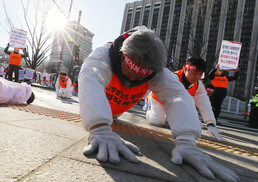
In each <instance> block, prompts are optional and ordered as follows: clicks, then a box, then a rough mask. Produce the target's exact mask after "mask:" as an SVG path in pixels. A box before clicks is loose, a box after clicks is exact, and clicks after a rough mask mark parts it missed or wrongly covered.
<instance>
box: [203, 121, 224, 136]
mask: <svg viewBox="0 0 258 182" xmlns="http://www.w3.org/2000/svg"><path fill="white" fill-rule="evenodd" d="M207 130H208V131H207V132H208V134H209V135H210V136H211V137H214V138H216V139H217V140H220V141H227V140H226V139H225V138H223V137H222V136H221V135H220V134H219V133H220V132H219V130H218V129H217V128H216V125H215V124H214V122H212V121H208V123H207Z"/></svg>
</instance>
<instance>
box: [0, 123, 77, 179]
mask: <svg viewBox="0 0 258 182" xmlns="http://www.w3.org/2000/svg"><path fill="white" fill-rule="evenodd" d="M20 122H22V121H20ZM0 133H1V135H0V146H1V147H0V156H1V160H0V179H1V181H16V180H17V179H19V178H21V177H22V176H24V175H26V174H28V173H30V172H31V171H33V170H35V168H37V167H39V166H40V165H42V164H43V163H45V162H46V161H48V160H51V159H52V158H53V157H54V156H56V155H57V154H59V153H60V152H61V151H63V150H64V149H66V148H67V147H69V146H70V145H72V144H73V143H74V142H75V141H74V140H72V139H69V138H64V137H62V138H61V137H58V136H55V135H50V134H46V133H43V132H38V131H34V130H31V129H26V128H23V127H19V126H14V125H10V124H9V123H0Z"/></svg>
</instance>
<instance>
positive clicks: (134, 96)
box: [105, 73, 148, 115]
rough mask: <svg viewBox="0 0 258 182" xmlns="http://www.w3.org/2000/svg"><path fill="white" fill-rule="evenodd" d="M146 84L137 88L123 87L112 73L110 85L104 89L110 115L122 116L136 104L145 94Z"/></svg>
mask: <svg viewBox="0 0 258 182" xmlns="http://www.w3.org/2000/svg"><path fill="white" fill-rule="evenodd" d="M147 84H148V82H145V83H143V84H141V85H138V86H134V87H125V86H124V85H123V84H122V82H121V81H120V80H119V79H118V78H117V76H116V75H115V73H113V77H112V79H111V81H110V83H109V84H108V85H107V86H106V87H105V92H106V96H107V99H108V102H109V104H110V107H111V110H112V114H113V115H118V114H122V113H123V112H125V111H127V110H129V109H130V108H131V107H133V106H134V105H135V104H137V103H138V102H139V101H140V100H141V99H142V98H143V96H144V95H145V94H146V93H147V90H148V89H147Z"/></svg>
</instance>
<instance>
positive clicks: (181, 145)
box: [171, 140, 239, 182]
mask: <svg viewBox="0 0 258 182" xmlns="http://www.w3.org/2000/svg"><path fill="white" fill-rule="evenodd" d="M183 160H184V162H186V163H188V164H190V165H191V166H193V167H194V168H195V169H196V170H197V171H198V172H199V173H200V174H201V175H202V176H204V177H207V178H210V179H215V176H217V177H219V178H220V179H223V180H225V181H227V182H237V181H238V180H239V177H238V176H237V175H236V174H235V172H234V171H231V170H230V169H228V168H226V167H224V166H222V165H221V164H219V163H217V162H215V161H214V160H213V159H212V158H211V157H210V156H208V155H207V154H204V153H203V152H202V151H201V150H200V149H199V148H198V147H196V146H195V145H194V144H192V143H191V142H188V141H185V140H184V141H183V140H180V141H176V148H174V150H173V151H172V158H171V162H173V163H174V164H182V162H183ZM214 175H215V176H214Z"/></svg>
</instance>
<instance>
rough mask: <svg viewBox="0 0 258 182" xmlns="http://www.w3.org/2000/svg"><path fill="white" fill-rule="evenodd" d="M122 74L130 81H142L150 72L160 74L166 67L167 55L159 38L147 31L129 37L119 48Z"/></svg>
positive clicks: (137, 32)
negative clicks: (121, 57)
mask: <svg viewBox="0 0 258 182" xmlns="http://www.w3.org/2000/svg"><path fill="white" fill-rule="evenodd" d="M121 51H122V52H123V58H124V59H123V61H122V73H123V74H124V75H125V76H126V77H127V78H128V79H129V80H131V81H135V80H143V79H144V78H145V77H147V76H149V75H150V74H151V73H152V72H156V73H158V72H160V71H162V69H163V68H164V67H165V65H166V59H167V53H166V49H165V46H164V44H163V42H162V41H161V40H160V38H159V37H158V36H157V35H156V34H155V33H154V32H153V31H152V30H149V29H143V30H138V31H136V32H134V33H132V35H130V36H129V37H128V38H127V39H126V40H125V41H124V42H123V45H122V48H121Z"/></svg>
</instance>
